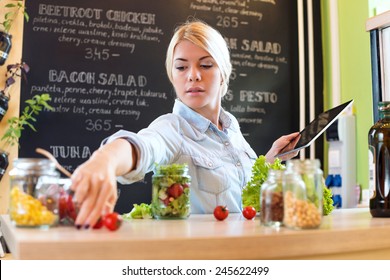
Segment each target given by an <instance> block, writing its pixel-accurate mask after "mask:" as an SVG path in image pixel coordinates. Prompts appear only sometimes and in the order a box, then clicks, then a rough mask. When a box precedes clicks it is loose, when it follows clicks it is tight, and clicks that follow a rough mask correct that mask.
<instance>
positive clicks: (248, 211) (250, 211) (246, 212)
mask: <svg viewBox="0 0 390 280" xmlns="http://www.w3.org/2000/svg"><path fill="white" fill-rule="evenodd" d="M242 215H243V216H244V217H245V218H246V219H248V220H252V219H253V218H254V217H255V216H256V209H255V208H254V207H252V206H246V207H245V208H244V209H243V210H242Z"/></svg>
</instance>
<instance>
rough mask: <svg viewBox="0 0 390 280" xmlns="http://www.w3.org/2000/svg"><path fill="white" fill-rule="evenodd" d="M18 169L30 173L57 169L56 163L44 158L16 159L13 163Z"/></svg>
mask: <svg viewBox="0 0 390 280" xmlns="http://www.w3.org/2000/svg"><path fill="white" fill-rule="evenodd" d="M13 164H14V166H15V167H16V168H18V169H22V170H30V171H42V170H52V169H55V167H56V165H55V163H54V162H52V161H51V160H48V159H42V158H16V159H14V161H13Z"/></svg>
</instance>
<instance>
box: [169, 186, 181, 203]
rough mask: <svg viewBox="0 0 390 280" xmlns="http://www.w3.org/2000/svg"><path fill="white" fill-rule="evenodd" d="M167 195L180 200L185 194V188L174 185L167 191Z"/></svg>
mask: <svg viewBox="0 0 390 280" xmlns="http://www.w3.org/2000/svg"><path fill="white" fill-rule="evenodd" d="M167 193H168V195H169V196H171V197H173V198H174V199H176V198H178V197H179V196H181V195H182V193H183V186H182V185H180V184H179V183H175V184H172V186H170V187H169V188H168V190H167Z"/></svg>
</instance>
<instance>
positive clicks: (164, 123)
mask: <svg viewBox="0 0 390 280" xmlns="http://www.w3.org/2000/svg"><path fill="white" fill-rule="evenodd" d="M182 137H183V136H182V135H181V133H180V122H179V120H178V118H177V116H174V115H172V114H167V115H164V116H162V117H160V118H158V119H156V120H155V121H154V122H152V123H151V124H150V125H149V127H148V128H145V129H142V130H140V131H139V132H138V133H134V132H131V131H126V130H120V131H118V132H116V133H115V134H113V135H111V136H110V137H108V138H106V139H104V140H103V142H102V145H105V144H107V143H110V142H112V141H114V140H115V139H118V138H123V139H126V140H127V141H129V142H130V143H131V144H132V145H133V146H134V148H135V149H136V153H137V165H136V168H135V169H134V170H132V171H130V172H129V173H127V174H124V175H122V176H119V177H117V180H118V182H119V183H121V184H131V183H134V182H137V181H140V180H142V179H143V178H144V177H145V174H146V173H148V172H150V171H152V170H153V169H154V165H155V163H158V164H169V163H170V162H171V161H172V160H174V159H175V158H176V157H177V156H178V155H179V153H180V150H181V146H182V142H183V139H182Z"/></svg>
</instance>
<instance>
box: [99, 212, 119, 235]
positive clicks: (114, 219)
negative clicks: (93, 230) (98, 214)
mask: <svg viewBox="0 0 390 280" xmlns="http://www.w3.org/2000/svg"><path fill="white" fill-rule="evenodd" d="M103 224H104V226H105V227H106V228H108V229H109V230H111V231H114V230H117V229H118V228H120V226H121V225H122V216H121V215H120V214H118V213H116V212H112V213H108V214H106V215H105V216H104V217H103Z"/></svg>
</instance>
